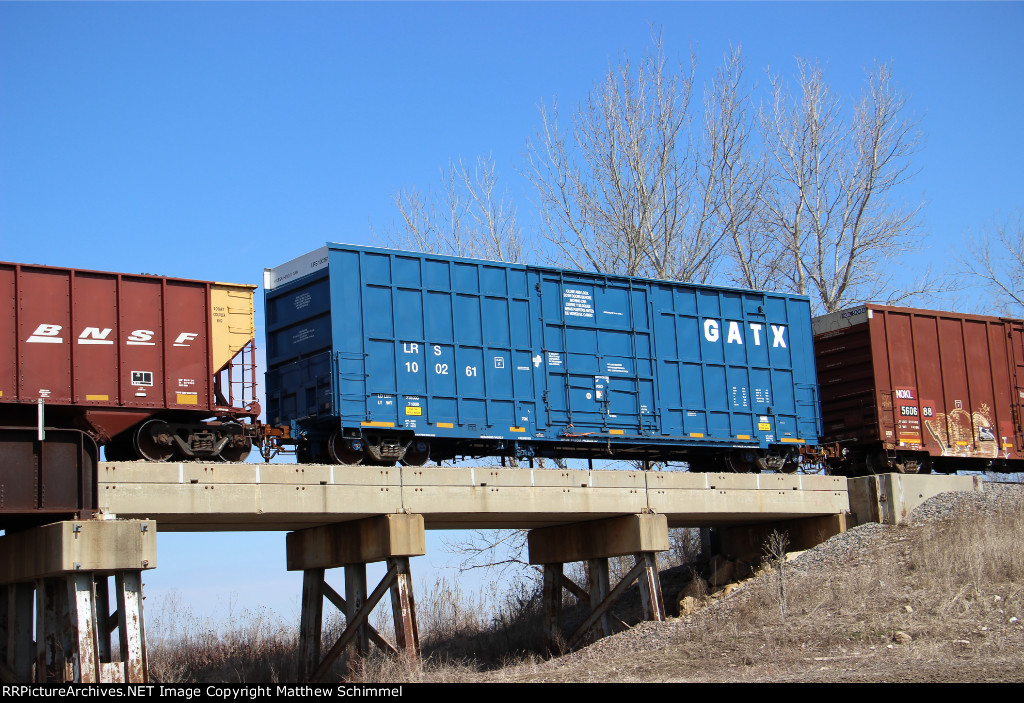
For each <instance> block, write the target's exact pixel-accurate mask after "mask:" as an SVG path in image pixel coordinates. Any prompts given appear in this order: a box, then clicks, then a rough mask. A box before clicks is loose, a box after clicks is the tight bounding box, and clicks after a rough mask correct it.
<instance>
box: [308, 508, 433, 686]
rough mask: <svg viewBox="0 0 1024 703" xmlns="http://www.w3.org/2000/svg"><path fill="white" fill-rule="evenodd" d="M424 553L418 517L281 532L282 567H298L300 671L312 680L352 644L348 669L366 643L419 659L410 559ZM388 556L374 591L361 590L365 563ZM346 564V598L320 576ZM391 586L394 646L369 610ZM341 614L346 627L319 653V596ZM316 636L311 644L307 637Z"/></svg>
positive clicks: (388, 517) (364, 587)
mask: <svg viewBox="0 0 1024 703" xmlns="http://www.w3.org/2000/svg"><path fill="white" fill-rule="evenodd" d="M424 553H426V541H425V538H424V532H423V517H422V516H420V515H382V516H379V517H375V518H366V519H364V520H355V521H353V522H351V523H341V524H337V525H325V526H322V527H313V528H309V529H306V530H299V531H297V532H291V533H289V534H288V568H289V570H293V571H294V570H299V569H301V570H303V571H304V572H305V576H304V581H303V606H302V627H301V628H300V632H299V639H300V642H299V647H300V652H301V662H300V664H301V668H300V671H299V675H300V677H302V678H303V679H304V680H312V681H317V680H320V679H322V678H323V677H324V676H326V675H327V673H328V672H329V670H330V668H331V666H332V665H333V664H334V662H335V661H337V659H338V658H339V657H340V656H341V655H342V653H344V652H345V651H346V650H348V649H349V648H350V647H351V651H350V653H349V656H348V668H349V671H350V673H351V672H352V667H354V666H356V662H357V661H359V660H360V659H361V658H362V656H363V655H365V654H366V653H367V651H368V649H369V642H373V643H374V644H376V645H377V646H378V647H380V648H381V649H382V650H383V651H384V652H385V653H387V654H391V655H397V654H399V652H400V651H404V652H405V653H406V654H408V655H409V656H411V657H413V658H419V632H418V630H417V625H416V604H415V599H414V598H413V589H412V577H411V575H410V570H409V557H410V556H419V555H421V554H424ZM375 561H387V564H388V573H387V575H386V576H385V577H384V580H382V581H381V582H380V584H378V585H377V587H376V588H375V589H374V591H373V593H371V594H370V595H369V596H367V594H366V590H367V582H366V564H367V563H369V562H375ZM335 567H345V597H344V598H342V597H341V596H340V595H339V594H338V593H337V592H335V590H334V589H333V588H331V587H330V586H329V585H328V584H327V583H326V581H325V580H324V573H325V570H326V569H330V568H335ZM389 589H390V591H391V607H392V614H393V617H394V622H395V639H396V642H397V644H398V648H397V649H396V648H395V647H394V646H392V645H391V643H389V642H388V641H387V640H385V639H384V638H383V637H381V635H380V633H379V632H377V631H376V630H375V629H374V628H373V627H372V626H371V625H370V624H369V616H370V613H371V612H372V611H373V609H374V608H375V607H376V606H377V603H378V602H379V601H380V599H381V598H382V597H383V595H384V594H385V593H386V592H387V591H388V590H389ZM324 598H327V599H328V600H329V601H330V602H331V603H333V604H334V605H335V606H336V607H337V608H339V609H340V610H341V611H342V612H344V613H345V630H344V632H342V634H341V637H340V638H339V639H338V641H337V642H336V643H335V644H334V646H332V647H331V649H330V650H329V651H328V652H327V654H326V655H324V656H323V658H322V659H321V656H320V644H319V643H320V629H321V627H322V625H321V623H322V617H323V599H324ZM314 639H315V642H314V641H313V640H314Z"/></svg>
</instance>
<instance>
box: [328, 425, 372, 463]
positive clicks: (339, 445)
mask: <svg viewBox="0 0 1024 703" xmlns="http://www.w3.org/2000/svg"><path fill="white" fill-rule="evenodd" d="M327 453H328V454H329V455H330V457H331V461H332V462H334V463H335V464H341V465H342V466H358V465H359V464H362V463H363V460H364V459H365V456H366V453H365V451H364V450H363V442H362V440H359V439H353V440H347V439H345V438H344V437H342V436H341V432H337V431H336V432H335V433H334V434H332V435H331V438H330V439H329V440H327Z"/></svg>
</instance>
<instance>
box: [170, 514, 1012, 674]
mask: <svg viewBox="0 0 1024 703" xmlns="http://www.w3.org/2000/svg"><path fill="white" fill-rule="evenodd" d="M865 534H870V535H871V536H872V539H873V540H876V541H874V542H871V541H870V540H869V541H868V542H867V544H868V546H867V547H857V548H850V549H848V550H847V551H846V552H843V551H841V550H840V551H835V550H832V551H829V552H828V554H830V555H831V556H830V557H829V558H828V559H826V560H825V563H818V564H817V565H816V566H815V567H814V568H809V567H802V566H801V562H800V561H797V562H794V563H790V564H787V566H786V570H785V571H784V572H783V579H784V588H780V582H779V575H778V572H767V573H763V574H761V575H760V576H758V577H755V578H753V579H750V580H749V581H747V582H745V583H744V584H743V585H742V587H741V588H740V589H739V590H737V591H736V592H735V593H734V594H733V595H731V596H729V597H728V598H726V599H724V600H722V601H720V602H718V603H717V604H714V605H711V606H709V607H707V608H705V609H704V610H702V611H701V612H699V613H698V614H696V615H694V616H690V617H689V618H686V619H675V620H673V621H671V622H669V623H667V624H663V625H658V624H647V625H644V626H642V627H638V628H634V629H633V630H631V631H629V632H627V633H623V634H621V635H617V636H615V637H612V638H608V639H605V640H602V641H601V642H599V643H598V644H597V645H594V646H592V647H590V648H588V649H587V650H583V651H581V652H577V653H575V654H572V655H569V656H566V657H563V658H561V659H558V660H552V661H548V662H545V661H543V660H542V659H541V658H540V657H539V655H538V654H537V653H538V651H539V648H540V643H541V630H540V602H539V597H538V590H537V588H536V584H535V583H532V582H531V583H522V584H520V585H518V586H516V587H513V589H512V590H511V591H509V592H507V593H498V592H495V591H493V590H492V591H491V592H488V593H482V594H481V593H465V592H463V591H462V590H461V589H460V588H459V586H458V584H457V583H455V582H453V581H448V580H444V579H441V580H438V581H437V582H436V583H435V584H433V585H432V586H431V587H429V588H426V589H421V590H420V591H418V592H417V593H416V599H417V607H418V621H419V628H420V642H421V646H422V649H423V654H424V661H423V663H422V664H418V663H414V662H410V661H408V660H405V659H398V660H394V659H390V658H386V657H382V656H379V655H372V656H370V657H368V658H367V659H366V660H365V661H364V662H363V663H362V666H361V668H360V669H358V670H356V671H353V672H351V673H350V674H349V680H355V681H382V682H384V681H393V682H416V681H449V682H470V681H480V680H488V681H602V680H608V681H680V680H686V681H790V680H803V681H979V680H980V681H984V680H1000V681H1002V680H1014V681H1018V680H1022V679H1024V626H1022V622H1021V621H1022V620H1024V539H1022V536H1024V510H1021V509H1019V508H1017V509H1007V510H1001V511H995V512H980V511H979V512H978V513H976V514H973V513H972V514H968V515H964V516H961V517H960V519H958V520H956V521H950V522H931V523H925V524H922V525H918V526H909V527H899V528H880V527H878V526H874V531H873V532H870V533H865ZM686 539H688V538H686ZM835 539H841V537H840V538H835ZM682 547H683V548H682V549H680V551H685V552H688V553H689V552H691V551H692V547H693V545H692V543H689V542H688V543H686V544H684V545H682ZM819 561H820V560H819ZM673 573H683V572H682V571H681V570H678V569H676V570H673ZM574 575H575V577H576V578H579V579H581V580H582V578H583V574H582V573H575V574H574ZM671 578H672V576H671V574H666V575H663V583H667V582H668V581H669V580H670V579H671ZM581 585H583V584H581ZM666 597H667V598H669V599H671V598H672V596H670V595H669V593H668V589H666ZM780 598H784V599H785V608H782V607H781V605H782V604H781V603H780ZM671 602H672V601H671V600H669V603H670V604H671ZM633 605H635V604H631V602H630V601H629V600H628V597H627V600H626V601H625V602H624V603H623V604H622V607H621V608H619V609H617V612H618V613H619V615H620V617H623V619H625V620H626V621H627V622H631V621H635V618H636V615H637V614H638V613H637V609H636V608H634V607H633ZM163 610H164V611H166V612H158V614H157V617H156V618H155V627H153V628H151V632H153V631H154V630H155V631H157V632H159V636H158V637H156V638H154V637H152V636H151V637H150V661H151V666H152V670H153V674H154V676H155V677H157V678H158V679H159V680H162V681H278V680H281V681H288V680H294V677H295V672H296V671H297V667H296V662H295V650H296V646H297V642H296V639H297V638H296V635H295V632H294V629H293V626H286V625H285V624H283V623H279V622H276V621H274V620H273V619H272V618H269V617H268V616H266V614H261V613H244V614H242V616H241V617H238V618H236V619H235V620H236V621H235V624H234V627H232V628H229V629H224V630H223V631H221V630H217V629H215V628H211V627H209V626H207V625H205V624H204V623H202V622H199V621H198V620H197V619H195V618H192V617H190V614H189V613H188V611H187V609H185V608H183V607H182V606H181V604H180V603H173V602H172V603H170V604H169V605H168V604H165V607H164V609H163ZM386 611H387V609H382V610H381V611H378V612H379V614H378V617H377V620H376V622H375V625H376V626H377V627H378V628H379V629H381V631H382V632H383V633H384V634H385V635H388V634H389V627H390V623H389V619H388V614H387V612H386ZM150 615H151V617H152V614H150ZM563 615H564V618H563V625H564V626H565V627H567V628H571V627H572V626H573V621H574V618H577V617H578V616H579V614H578V613H577V612H576V611H574V610H573V609H572V608H569V607H567V608H566V610H564V611H563ZM1013 618H1017V620H1016V621H1013V620H1012V619H1013ZM342 626H343V620H342V619H341V618H340V617H336V618H334V620H332V621H330V622H329V623H328V627H325V630H327V632H326V633H325V641H327V640H328V639H329V638H330V637H337V635H338V633H339V632H340V628H341V627H342ZM904 635H905V636H907V637H909V639H906V637H904ZM339 671H340V670H339Z"/></svg>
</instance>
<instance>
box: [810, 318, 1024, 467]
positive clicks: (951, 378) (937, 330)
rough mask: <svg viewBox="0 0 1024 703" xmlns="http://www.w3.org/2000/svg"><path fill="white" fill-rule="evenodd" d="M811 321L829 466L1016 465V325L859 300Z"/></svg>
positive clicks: (1020, 371) (1023, 393) (1023, 438)
mask: <svg viewBox="0 0 1024 703" xmlns="http://www.w3.org/2000/svg"><path fill="white" fill-rule="evenodd" d="M812 324H813V330H814V345H815V359H816V362H817V367H818V383H819V386H820V392H821V405H822V420H823V424H824V427H823V436H822V445H823V447H825V449H826V452H827V455H828V457H829V463H830V464H831V467H832V469H833V471H836V472H838V473H863V472H879V471H891V470H894V469H895V470H897V471H905V472H917V471H931V470H933V469H934V470H937V471H944V472H953V471H957V470H960V469H965V470H966V469H979V470H980V469H989V470H995V471H1024V459H1022V455H1021V450H1022V445H1024V430H1022V413H1024V321H1021V320H1013V319H1008V318H999V317H987V316H981V315H963V314H960V313H952V312H936V311H931V310H916V309H911V308H898V307H887V306H881V305H865V306H860V307H857V308H853V309H850V310H846V311H843V312H836V313H832V314H829V315H824V316H822V317H818V318H816V319H815V320H814V321H813V323H812Z"/></svg>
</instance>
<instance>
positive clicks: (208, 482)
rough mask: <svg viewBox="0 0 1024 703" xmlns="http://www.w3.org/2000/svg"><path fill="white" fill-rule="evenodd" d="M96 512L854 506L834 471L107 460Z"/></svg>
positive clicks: (239, 520) (166, 527)
mask: <svg viewBox="0 0 1024 703" xmlns="http://www.w3.org/2000/svg"><path fill="white" fill-rule="evenodd" d="M99 500H100V509H101V511H102V512H104V513H112V514H114V515H116V516H117V517H120V518H149V519H153V520H156V521H157V523H158V524H159V525H160V529H161V531H172V532H174V531H178V532H189V531H192V532H199V531H210V530H296V529H301V528H305V527H312V526H315V525H323V524H330V523H337V522H346V521H349V520H355V519H359V518H364V517H370V516H373V515H384V514H394V513H414V514H419V515H422V516H423V518H424V521H425V524H426V527H427V528H428V529H455V528H508V527H515V528H535V527H546V526H550V525H558V524H565V523H572V522H580V521H584V520H596V519H600V518H608V517H614V516H617V515H633V514H639V513H646V512H655V513H659V514H664V515H665V516H666V517H667V519H668V523H669V525H670V526H672V527H686V526H713V525H742V524H751V523H758V522H766V521H773V520H788V519H796V518H804V517H813V516H818V515H836V514H839V513H844V512H848V511H849V510H850V499H849V495H848V493H847V481H846V479H845V478H842V477H834V476H818V475H797V474H790V475H783V474H704V473H688V472H658V471H648V472H645V471H612V470H608V471H587V470H579V469H528V468H515V469H513V468H497V467H477V468H439V467H430V466H424V467H411V466H396V467H366V466H359V467H343V466H327V465H310V464H305V465H298V464H203V463H167V464H157V463H149V462H105V463H101V464H100V467H99Z"/></svg>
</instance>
